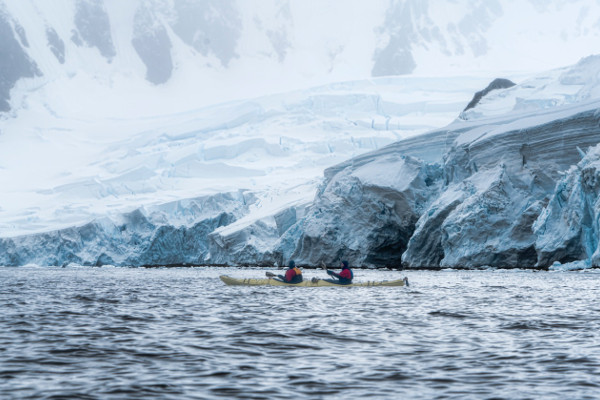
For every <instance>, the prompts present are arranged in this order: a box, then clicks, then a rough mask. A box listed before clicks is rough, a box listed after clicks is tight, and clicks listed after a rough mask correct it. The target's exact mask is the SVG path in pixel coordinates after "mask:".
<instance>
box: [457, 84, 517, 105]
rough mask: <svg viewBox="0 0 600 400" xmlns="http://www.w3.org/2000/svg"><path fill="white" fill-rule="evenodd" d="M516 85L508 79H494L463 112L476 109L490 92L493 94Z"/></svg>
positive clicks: (476, 95)
mask: <svg viewBox="0 0 600 400" xmlns="http://www.w3.org/2000/svg"><path fill="white" fill-rule="evenodd" d="M515 85H516V84H515V83H514V82H512V81H510V80H508V79H503V78H497V79H494V80H493V81H492V83H490V84H489V85H488V87H486V88H485V89H483V90H481V91H479V92H477V93H475V96H473V99H472V100H471V101H470V102H469V104H467V106H466V107H465V109H464V110H463V111H467V110H469V109H471V108H475V106H477V104H479V102H480V101H481V99H482V98H483V97H484V96H485V95H487V94H488V93H489V92H491V91H492V90H497V89H508V88H510V87H513V86H515Z"/></svg>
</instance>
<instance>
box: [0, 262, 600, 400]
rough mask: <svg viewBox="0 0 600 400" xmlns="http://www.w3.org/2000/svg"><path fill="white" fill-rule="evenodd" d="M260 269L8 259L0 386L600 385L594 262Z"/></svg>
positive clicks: (0, 300)
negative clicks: (552, 267)
mask: <svg viewBox="0 0 600 400" xmlns="http://www.w3.org/2000/svg"><path fill="white" fill-rule="evenodd" d="M264 272H265V271H264V270H258V269H254V270H241V269H213V268H177V269H142V268H136V269H133V268H131V269H129V268H106V267H105V268H86V267H81V268H75V267H73V268H41V267H21V268H2V269H0V309H1V313H0V398H2V399H71V398H77V399H218V398H225V399H231V398H240V399H360V398H370V399H446V398H452V399H487V398H490V399H491V398H505V399H524V398H531V399H540V398H543V399H586V398H589V399H598V398H600V273H599V271H587V272H556V273H553V272H525V271H477V272H464V271H443V272H428V271H418V272H410V271H409V272H397V271H364V270H356V271H355V275H356V280H357V281H360V280H380V279H397V278H400V277H403V276H404V275H406V276H408V278H409V280H410V281H411V286H410V287H408V288H406V287H394V288H389V287H388V288H381V287H375V288H344V287H333V288H327V287H326V288H288V287H229V286H225V285H224V284H223V283H222V282H221V281H220V280H219V278H218V276H219V275H220V274H228V275H230V276H236V277H262V276H264ZM305 275H306V276H308V277H311V276H322V277H325V274H324V271H310V270H309V271H305Z"/></svg>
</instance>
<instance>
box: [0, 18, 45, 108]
mask: <svg viewBox="0 0 600 400" xmlns="http://www.w3.org/2000/svg"><path fill="white" fill-rule="evenodd" d="M17 27H18V28H19V29H18V30H17V33H18V36H19V39H20V42H21V43H20V42H19V40H17V39H16V37H15V31H14V30H13V27H12V24H11V21H10V20H9V17H8V16H7V15H6V14H4V13H3V12H2V11H1V10H0V59H1V60H2V61H0V112H2V111H9V110H10V103H9V101H10V91H11V89H12V88H13V87H14V86H15V83H16V82H17V81H18V80H19V79H21V78H33V77H35V76H40V75H41V72H40V71H39V69H38V67H37V65H36V63H35V62H34V61H33V60H31V59H30V58H29V56H28V55H27V53H26V52H25V50H24V49H23V47H22V46H28V45H29V44H28V43H27V38H26V36H25V31H24V30H23V28H22V27H21V26H20V25H17ZM19 32H20V33H19Z"/></svg>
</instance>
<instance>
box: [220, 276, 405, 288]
mask: <svg viewBox="0 0 600 400" xmlns="http://www.w3.org/2000/svg"><path fill="white" fill-rule="evenodd" d="M219 278H221V280H222V281H223V282H224V283H225V284H226V285H229V286H301V287H324V286H343V287H357V286H358V287H365V286H404V285H407V286H408V279H407V278H404V279H398V280H395V281H367V282H357V283H351V284H349V285H340V284H338V283H333V282H328V281H325V280H323V279H316V280H314V281H313V280H310V279H308V280H305V281H302V282H300V283H285V282H282V281H280V280H277V279H273V278H262V279H253V278H243V279H238V278H231V277H229V276H227V275H221V276H219Z"/></svg>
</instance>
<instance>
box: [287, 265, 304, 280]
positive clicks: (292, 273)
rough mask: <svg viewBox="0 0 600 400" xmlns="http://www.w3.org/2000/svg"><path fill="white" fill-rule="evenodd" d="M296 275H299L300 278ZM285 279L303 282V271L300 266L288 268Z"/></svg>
mask: <svg viewBox="0 0 600 400" xmlns="http://www.w3.org/2000/svg"><path fill="white" fill-rule="evenodd" d="M296 277H299V279H298V278H296ZM294 278H296V279H294ZM285 281H286V282H292V281H299V282H302V271H300V268H298V267H294V268H290V269H288V270H287V271H286V273H285Z"/></svg>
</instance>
